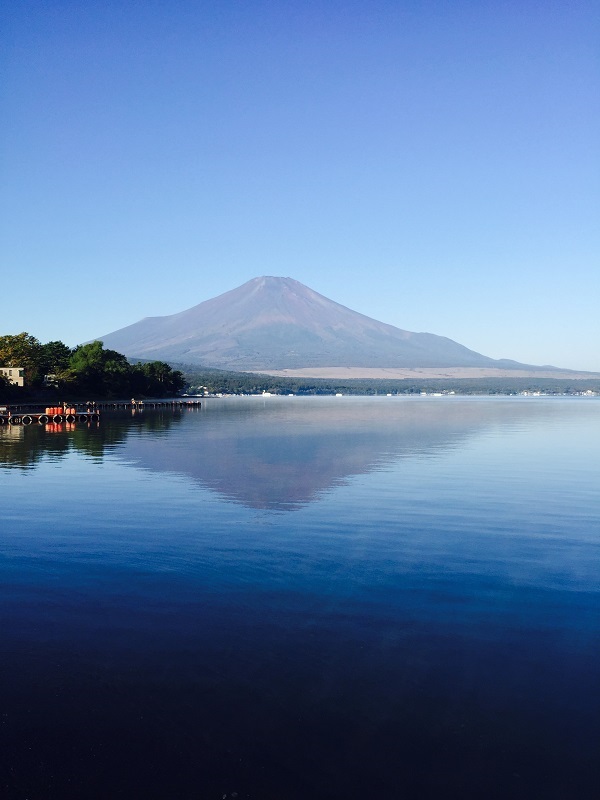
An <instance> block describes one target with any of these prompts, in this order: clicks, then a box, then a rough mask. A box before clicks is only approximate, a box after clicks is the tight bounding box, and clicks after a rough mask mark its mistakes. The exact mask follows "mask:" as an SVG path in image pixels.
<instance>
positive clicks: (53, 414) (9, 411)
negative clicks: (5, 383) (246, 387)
mask: <svg viewBox="0 0 600 800" xmlns="http://www.w3.org/2000/svg"><path fill="white" fill-rule="evenodd" d="M200 406H201V402H200V400H191V399H190V400H129V401H123V400H121V401H108V400H102V401H100V402H93V403H71V404H66V403H65V404H64V405H61V406H47V407H45V408H41V407H40V406H39V405H37V406H33V405H20V406H12V407H11V406H1V407H0V425H33V424H36V425H48V424H54V425H62V424H63V423H65V422H66V423H69V424H72V423H75V422H98V421H99V420H100V412H101V411H134V412H136V411H144V409H152V410H154V409H158V408H170V409H178V410H183V409H186V408H200Z"/></svg>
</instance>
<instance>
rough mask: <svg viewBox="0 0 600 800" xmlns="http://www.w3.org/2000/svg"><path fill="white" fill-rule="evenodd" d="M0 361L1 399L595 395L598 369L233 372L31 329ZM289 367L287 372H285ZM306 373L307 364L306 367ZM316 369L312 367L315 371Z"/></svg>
mask: <svg viewBox="0 0 600 800" xmlns="http://www.w3.org/2000/svg"><path fill="white" fill-rule="evenodd" d="M0 366H12V367H20V368H21V369H23V370H24V373H25V386H24V387H18V386H15V385H12V384H10V383H9V382H8V379H7V378H5V377H4V376H2V375H0V402H1V403H17V402H26V401H33V402H35V401H45V400H50V399H52V398H58V397H69V398H70V399H72V400H73V401H75V400H84V399H87V398H89V397H93V398H95V399H116V398H129V397H136V398H138V399H144V398H151V397H165V398H167V397H176V396H180V395H182V394H185V395H188V396H189V395H201V396H211V395H229V394H231V395H248V394H275V395H277V394H279V395H289V394H294V395H332V394H343V395H366V396H372V395H381V394H383V395H415V394H442V395H450V394H457V395H519V394H534V395H535V394H544V395H596V394H600V375H595V374H593V373H590V377H587V376H585V377H584V376H582V373H578V372H573V373H572V375H569V373H566V372H559V373H558V375H557V377H552V373H551V372H550V373H549V372H548V371H545V370H540V371H539V372H538V373H537V374H536V373H529V374H518V373H517V374H515V372H508V373H504V374H502V375H497V374H483V375H482V374H477V372H475V371H471V372H470V373H469V372H466V371H465V370H458V369H452V368H449V369H444V370H427V369H422V370H418V369H412V370H406V371H405V374H404V376H403V377H401V375H402V374H403V373H402V372H400V373H399V371H398V370H396V371H392V370H390V371H389V373H390V374H389V375H387V372H388V371H385V370H365V372H366V374H368V375H372V376H371V377H353V375H356V370H355V371H354V372H353V371H352V370H345V371H344V370H339V372H340V373H341V374H339V375H337V374H336V375H335V377H316V376H313V375H308V374H304V375H303V374H300V375H298V374H289V372H288V371H286V370H280V371H279V372H278V373H277V374H265V373H248V372H231V371H227V370H219V369H214V368H202V367H198V366H194V365H190V364H168V363H166V362H163V361H142V360H140V359H128V358H127V357H126V356H124V355H123V354H121V353H118V352H116V351H114V350H109V349H105V348H104V346H103V344H102V342H99V341H96V342H92V343H90V344H84V345H79V346H78V347H75V348H69V347H68V346H67V345H65V344H63V342H60V341H53V342H48V343H47V344H42V343H41V342H39V341H38V340H37V339H36V338H35V337H33V336H31V335H30V334H28V333H21V334H17V335H14V336H12V335H7V336H0ZM290 372H291V371H290ZM304 372H305V373H308V372H311V370H308V369H307V370H304ZM313 372H314V370H313Z"/></svg>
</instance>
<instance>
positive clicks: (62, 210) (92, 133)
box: [0, 0, 600, 371]
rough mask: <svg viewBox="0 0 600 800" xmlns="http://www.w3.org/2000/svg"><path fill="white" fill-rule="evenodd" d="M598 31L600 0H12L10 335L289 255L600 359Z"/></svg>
mask: <svg viewBox="0 0 600 800" xmlns="http://www.w3.org/2000/svg"><path fill="white" fill-rule="evenodd" d="M599 42H600V6H599V4H598V2H596V1H595V0H594V2H586V1H585V0H583V1H582V2H579V1H578V0H563V2H553V0H544V1H543V2H542V0H538V2H530V0H518V2H512V0H506V1H504V0H495V2H486V0H474V1H473V2H467V1H466V0H465V1H461V0H456V1H455V2H450V1H447V2H437V0H428V1H427V2H425V0H421V1H420V2H405V1H404V0H396V2H384V1H383V0H368V1H367V0H361V1H359V2H341V1H340V2H338V1H337V0H329V1H328V2H311V1H310V0H304V2H297V1H296V0H290V1H289V2H288V1H287V0H278V1H277V2H275V0H271V2H258V1H257V2H253V0H238V1H237V2H235V1H233V0H212V1H211V2H202V0H196V2H191V1H188V0H181V1H180V0H169V2H167V0H163V1H162V2H158V1H153V0H144V1H143V2H134V1H133V0H129V2H113V1H112V0H102V2H97V1H96V0H85V1H84V0H82V2H61V0H51V1H50V0H46V2H42V1H41V0H32V1H31V2H29V1H28V0H19V2H10V3H4V4H3V6H2V10H1V11H0V44H1V48H0V69H1V87H0V113H1V119H0V158H1V161H0V202H1V207H0V270H1V274H2V302H1V303H0V334H5V333H19V332H21V331H28V332H29V333H31V334H33V335H34V336H37V337H38V338H39V339H40V340H41V341H42V342H46V341H50V340H54V339H61V340H62V341H64V342H66V343H67V344H69V345H75V344H77V343H79V342H82V341H86V340H88V339H92V338H94V337H97V336H101V335H102V334H104V333H108V332H110V331H113V330H116V329H118V328H121V327H124V326H126V325H129V324H131V323H133V322H136V321H138V320H139V319H141V318H143V317H146V316H158V315H164V314H172V313H175V312H177V311H182V310H184V309H186V308H189V307H191V306H193V305H196V304H197V303H200V302H202V301H203V300H207V299H209V298H211V297H214V296H215V295H218V294H221V293H222V292H225V291H228V290H229V289H233V288H235V287H236V286H238V285H240V284H241V283H244V282H245V281H247V280H249V279H250V278H253V277H256V276H259V275H282V276H290V277H292V278H295V279H296V280H299V281H301V282H302V283H305V284H307V285H308V286H310V287H311V288H312V289H315V290H316V291H318V292H321V293H322V294H324V295H326V296H328V297H330V298H331V299H333V300H336V301H337V302H340V303H342V304H344V305H346V306H349V307H350V308H352V309H354V310H356V311H360V312H362V313H364V314H367V315H369V316H371V317H375V318H376V319H379V320H381V321H383V322H388V323H391V324H393V325H397V326H398V327H401V328H405V329H407V330H412V331H428V332H431V333H437V334H441V335H444V336H449V337H450V338H452V339H455V340H457V341H459V342H460V343H461V344H464V345H466V346H467V347H470V348H472V349H474V350H477V351H479V352H482V353H484V354H486V355H489V356H492V357H494V358H502V357H507V358H514V359H516V360H519V361H524V362H527V363H534V364H555V365H558V366H564V367H570V368H574V369H587V370H593V371H600V314H599V311H598V308H599V304H600V247H599V244H600V241H599V240H600V235H599V220H600V203H599V185H600V184H599V177H600V169H599V167H600V157H599V155H600V124H599V123H600V112H599V97H600V57H599V53H600V45H599Z"/></svg>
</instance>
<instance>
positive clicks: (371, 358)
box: [98, 276, 524, 372]
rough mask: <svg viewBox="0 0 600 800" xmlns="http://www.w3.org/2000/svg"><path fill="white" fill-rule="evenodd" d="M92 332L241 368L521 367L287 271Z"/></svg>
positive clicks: (126, 348)
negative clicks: (392, 319) (354, 305)
mask: <svg viewBox="0 0 600 800" xmlns="http://www.w3.org/2000/svg"><path fill="white" fill-rule="evenodd" d="M98 338H99V339H100V340H101V341H102V342H104V345H105V346H106V347H109V348H111V349H113V350H117V351H119V352H121V353H124V354H125V355H127V356H129V357H135V358H145V359H161V360H164V361H175V362H180V363H187V364H200V365H203V366H207V367H219V368H222V369H230V370H241V371H258V372H260V371H268V370H281V369H298V368H300V369H301V368H307V367H380V368H399V367H409V368H412V367H497V368H507V367H510V368H513V369H515V368H519V367H520V366H524V365H519V364H517V363H516V362H514V361H505V360H502V361H498V360H495V359H492V358H488V357H486V356H483V355H481V354H480V353H476V352H474V351H473V350H469V349H468V348H467V347H464V346H463V345H461V344H458V343H457V342H454V341H452V339H447V338H445V337H444V336H436V335H434V334H432V333H411V332H410V331H404V330H401V329H400V328H395V327H394V326H393V325H386V324H385V323H383V322H377V320H374V319H371V318H370V317H366V316H364V315H363V314H359V313H358V312H356V311H352V310H350V309H349V308H346V307H345V306H342V305H340V304H339V303H336V302H334V301H333V300H329V299H328V298H327V297H324V296H323V295H321V294H318V292H315V291H313V290H312V289H309V288H308V286H304V285H303V284H302V283H299V282H298V281H296V280H293V279H292V278H276V277H269V276H263V277H261V278H253V279H252V280H250V281H248V282H247V283H244V284H243V285H242V286H239V287H238V288H237V289H233V290H231V291H229V292H225V294H221V295H219V296H218V297H214V298H213V299H212V300H206V301H204V302H203V303H200V304H199V305H197V306H194V307H193V308H189V309H187V310H186V311H181V312H179V313H178V314H171V315H170V316H166V317H146V318H145V319H143V320H140V322H136V323H134V324H133V325H129V326H128V327H126V328H122V329H121V330H118V331H114V332H113V333H109V334H106V335H105V336H100V337H98Z"/></svg>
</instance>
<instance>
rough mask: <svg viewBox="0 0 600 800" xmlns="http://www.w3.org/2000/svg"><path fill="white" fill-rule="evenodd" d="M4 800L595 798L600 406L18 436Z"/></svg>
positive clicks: (426, 406) (1, 469)
mask: <svg viewBox="0 0 600 800" xmlns="http://www.w3.org/2000/svg"><path fill="white" fill-rule="evenodd" d="M0 498H1V506H0V507H1V509H2V511H1V515H2V516H1V519H2V528H1V529H2V536H1V539H0V625H1V628H0V630H1V634H2V639H1V643H2V649H1V657H0V797H2V798H8V799H9V800H14V799H17V798H18V800H24V798H28V799H29V800H49V799H50V800H71V798H72V799H73V800H75V798H76V799H77V800H96V798H98V800H100V799H102V800H105V799H107V798H129V800H131V799H137V798H140V799H141V798H144V800H148V799H152V800H154V799H155V798H156V799H157V800H171V799H173V800H188V798H189V800H192V798H194V799H195V800H205V799H206V800H212V798H214V799H215V800H222V798H227V799H228V800H229V799H230V798H236V797H237V798H239V800H243V799H244V798H252V800H313V799H314V800H326V799H330V800H338V798H340V799H341V798H352V799H354V798H361V800H362V798H365V800H367V799H369V798H384V797H385V798H455V797H456V798H464V799H466V800H471V798H473V799H475V798H502V800H505V799H506V798H510V799H511V800H512V799H513V798H528V800H531V799H532V798H544V800H548V798H560V799H561V800H562V799H563V798H569V799H570V798H576V799H577V800H586V799H587V798H592V797H593V798H596V797H597V796H598V794H597V793H598V787H599V786H600V659H599V656H600V644H599V642H600V637H599V634H600V595H599V589H600V587H599V580H600V577H599V576H600V399H598V398H572V399H567V398H501V399H491V398H459V397H440V398H434V397H430V398H423V397H416V398H406V397H404V398H402V397H379V398H370V399H367V398H345V397H343V398H341V397H335V398H334V397H330V398H306V399H301V398H298V397H284V398H277V397H272V398H264V399H263V398H242V399H236V398H223V399H207V400H206V402H204V403H203V407H202V409H200V410H195V411H194V410H189V411H185V412H183V413H172V412H144V413H142V414H139V415H137V416H133V417H132V416H126V415H124V414H123V415H120V416H119V415H112V416H111V415H109V414H105V415H104V416H103V418H102V420H101V422H100V423H99V424H98V425H94V426H92V427H89V428H88V427H86V426H83V425H76V426H74V427H72V429H70V430H67V429H66V428H65V427H62V428H56V429H53V428H50V427H49V428H43V427H42V426H34V425H32V426H29V427H25V428H24V427H17V426H15V427H13V428H8V427H6V426H3V427H2V428H0Z"/></svg>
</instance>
